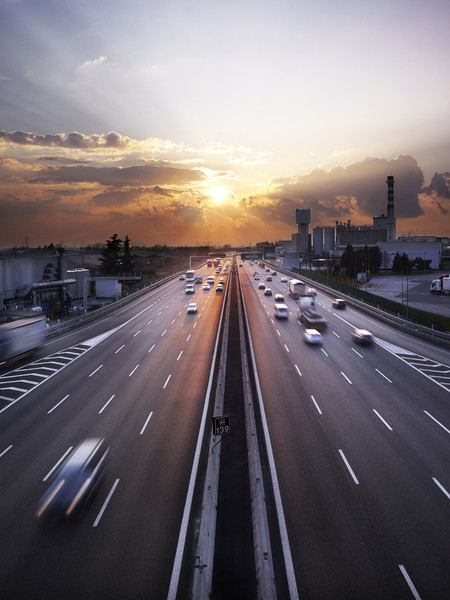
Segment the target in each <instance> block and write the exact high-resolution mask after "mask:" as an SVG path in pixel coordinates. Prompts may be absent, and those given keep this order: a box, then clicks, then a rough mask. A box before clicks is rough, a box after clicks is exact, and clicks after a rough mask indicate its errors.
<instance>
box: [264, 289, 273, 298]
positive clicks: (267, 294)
mask: <svg viewBox="0 0 450 600" xmlns="http://www.w3.org/2000/svg"><path fill="white" fill-rule="evenodd" d="M271 295H272V290H271V289H270V288H266V289H265V290H264V296H271Z"/></svg>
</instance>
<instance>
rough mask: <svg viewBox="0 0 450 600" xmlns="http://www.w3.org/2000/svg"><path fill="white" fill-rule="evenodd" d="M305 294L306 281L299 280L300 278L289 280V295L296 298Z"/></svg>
mask: <svg viewBox="0 0 450 600" xmlns="http://www.w3.org/2000/svg"><path fill="white" fill-rule="evenodd" d="M305 295H306V283H303V281H300V279H290V280H289V296H292V298H295V300H298V299H299V298H300V296H305Z"/></svg>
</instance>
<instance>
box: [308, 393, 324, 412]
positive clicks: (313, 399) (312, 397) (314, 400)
mask: <svg viewBox="0 0 450 600" xmlns="http://www.w3.org/2000/svg"><path fill="white" fill-rule="evenodd" d="M311 400H312V401H313V402H314V404H315V405H316V408H317V412H318V413H319V415H321V414H322V411H321V410H320V406H319V405H318V404H317V402H316V399H315V398H314V396H311Z"/></svg>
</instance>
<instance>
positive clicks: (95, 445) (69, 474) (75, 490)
mask: <svg viewBox="0 0 450 600" xmlns="http://www.w3.org/2000/svg"><path fill="white" fill-rule="evenodd" d="M108 452H109V446H108V444H107V443H106V441H105V439H104V438H88V439H85V440H83V441H82V442H80V443H79V444H78V446H77V447H76V448H75V449H74V450H73V451H72V452H71V453H70V454H69V457H68V458H67V459H66V460H65V462H64V463H63V465H62V466H61V468H60V469H59V470H58V471H57V473H56V475H55V478H54V480H53V483H52V484H51V486H50V487H49V489H48V491H47V493H46V494H45V495H44V496H43V497H42V499H41V501H40V503H39V505H38V509H37V512H36V516H37V517H42V516H43V515H46V516H50V515H51V516H54V517H66V518H68V517H71V516H72V515H73V514H75V513H78V512H79V511H80V510H81V508H82V506H83V505H85V504H86V502H87V501H88V499H89V498H90V496H91V495H92V494H93V492H94V490H95V489H96V487H97V486H98V484H99V483H100V480H101V477H102V475H103V473H104V470H105V467H106V459H107V456H108Z"/></svg>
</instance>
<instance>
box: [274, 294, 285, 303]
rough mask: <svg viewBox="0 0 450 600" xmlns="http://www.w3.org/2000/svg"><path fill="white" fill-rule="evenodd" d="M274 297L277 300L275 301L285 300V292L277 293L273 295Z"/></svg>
mask: <svg viewBox="0 0 450 600" xmlns="http://www.w3.org/2000/svg"><path fill="white" fill-rule="evenodd" d="M273 299H274V300H275V302H284V296H283V294H275V296H274V297H273Z"/></svg>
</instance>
